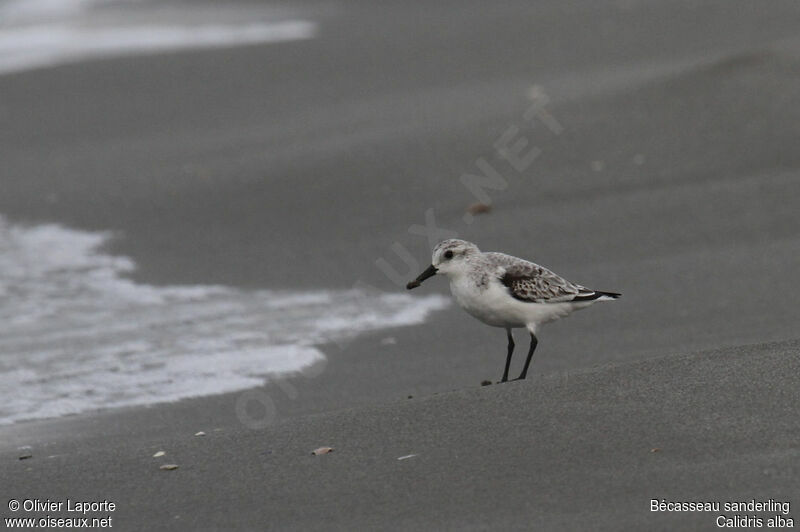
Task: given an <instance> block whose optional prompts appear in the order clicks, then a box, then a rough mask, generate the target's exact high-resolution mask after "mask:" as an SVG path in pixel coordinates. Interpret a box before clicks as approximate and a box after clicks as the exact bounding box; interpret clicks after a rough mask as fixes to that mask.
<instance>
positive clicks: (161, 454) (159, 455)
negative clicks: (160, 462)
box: [153, 451, 167, 458]
mask: <svg viewBox="0 0 800 532" xmlns="http://www.w3.org/2000/svg"><path fill="white" fill-rule="evenodd" d="M165 454H167V453H165V452H164V451H158V452H157V453H156V454H154V455H153V458H159V457H161V456H164V455H165Z"/></svg>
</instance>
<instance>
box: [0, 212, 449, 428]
mask: <svg viewBox="0 0 800 532" xmlns="http://www.w3.org/2000/svg"><path fill="white" fill-rule="evenodd" d="M112 238H115V236H114V235H113V234H112V233H108V232H85V231H77V230H73V229H69V228H66V227H62V226H60V225H52V224H47V225H34V226H23V225H16V224H12V223H9V222H8V221H7V220H5V219H4V218H2V217H0V424H8V423H13V422H16V421H21V420H28V419H37V418H47V417H57V416H63V415H67V414H75V413H79V412H85V411H90V410H95V409H98V408H113V407H121V406H131V405H144V404H152V403H159V402H167V401H174V400H178V399H182V398H187V397H196V396H203V395H213V394H220V393H225V392H232V391H237V390H243V389H247V388H252V387H255V386H259V385H261V384H262V383H264V382H265V381H267V380H269V379H270V378H272V377H275V376H278V375H281V374H286V373H291V372H295V371H299V370H301V369H303V368H305V367H308V366H309V365H311V364H314V363H315V362H318V361H320V360H322V358H323V354H322V353H321V352H320V351H319V350H318V349H317V348H316V347H315V346H316V345H319V344H321V343H324V342H342V341H346V340H348V339H351V338H353V337H355V336H356V335H358V334H360V333H363V332H366V331H374V330H380V329H385V328H391V327H398V326H405V325H412V324H416V323H421V322H422V321H424V320H425V319H426V317H427V316H428V315H429V314H430V313H432V312H435V311H437V310H440V309H442V308H444V307H445V306H447V304H448V303H447V300H446V299H444V298H442V297H441V296H427V297H413V296H411V295H409V294H405V293H397V294H392V293H378V294H375V293H366V292H364V291H360V290H346V291H314V292H287V291H272V290H258V291H245V290H240V289H237V288H232V287H226V286H211V285H208V286H150V285H147V284H141V283H136V282H134V281H132V280H130V279H128V278H126V274H129V273H130V272H132V271H133V270H134V269H135V267H136V265H135V264H134V262H133V261H132V260H131V259H130V258H128V257H124V256H112V255H110V254H108V253H105V252H104V251H103V248H104V246H105V245H106V244H107V243H108V242H109V240H110V239H112ZM320 378H324V374H323V376H321V377H320Z"/></svg>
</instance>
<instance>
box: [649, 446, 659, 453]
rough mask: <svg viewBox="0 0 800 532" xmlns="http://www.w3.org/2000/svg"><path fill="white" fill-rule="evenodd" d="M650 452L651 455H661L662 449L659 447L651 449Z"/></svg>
mask: <svg viewBox="0 0 800 532" xmlns="http://www.w3.org/2000/svg"><path fill="white" fill-rule="evenodd" d="M650 452H651V453H660V452H661V449H659V448H658V447H653V448H652V449H650Z"/></svg>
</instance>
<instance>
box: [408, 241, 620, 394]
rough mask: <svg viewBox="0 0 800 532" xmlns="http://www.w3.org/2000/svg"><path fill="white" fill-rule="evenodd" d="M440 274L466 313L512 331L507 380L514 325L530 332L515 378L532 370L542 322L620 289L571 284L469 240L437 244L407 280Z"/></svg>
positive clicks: (419, 280)
mask: <svg viewBox="0 0 800 532" xmlns="http://www.w3.org/2000/svg"><path fill="white" fill-rule="evenodd" d="M437 273H441V274H444V275H447V276H448V277H449V278H450V291H451V292H452V294H453V297H454V298H455V300H456V302H457V303H458V304H459V306H461V308H463V309H464V310H465V311H467V313H469V314H470V315H472V316H473V317H475V318H477V319H479V320H480V321H482V322H483V323H485V324H487V325H491V326H492V327H502V328H504V329H505V330H506V335H507V336H508V354H507V355H506V366H505V370H504V371H503V378H502V379H501V381H500V382H506V381H507V380H508V369H509V366H510V365H511V355H512V354H513V353H514V337H513V336H512V334H511V330H512V329H517V328H522V327H524V328H525V329H527V330H528V332H529V333H530V335H531V345H530V348H529V349H528V358H527V359H526V360H525V366H524V367H523V368H522V373H520V376H519V377H518V378H517V379H514V380H522V379H524V378H525V376H526V375H527V374H528V367H529V366H530V364H531V359H532V358H533V352H534V350H535V349H536V345H537V344H538V343H539V340H538V339H537V338H536V331H538V329H539V326H540V325H542V324H545V323H548V322H551V321H554V320H557V319H559V318H563V317H566V316H568V315H570V314H572V313H573V312H575V311H576V310H580V309H582V308H586V307H588V306H589V305H592V304H594V303H595V302H597V301H610V300H613V299H617V298H619V297H620V295H621V294H617V293H614V292H600V291H598V290H590V289H588V288H586V287H584V286H581V285H579V284H575V283H571V282H569V281H567V280H566V279H564V278H563V277H560V276H558V275H556V274H555V273H553V272H551V271H550V270H548V269H547V268H544V267H542V266H539V265H538V264H534V263H533V262H529V261H527V260H524V259H520V258H517V257H513V256H511V255H506V254H505V253H495V252H486V253H484V252H482V251H481V250H480V249H478V246H476V245H475V244H473V243H472V242H467V241H465V240H457V239H449V240H443V241H442V242H439V243H438V244H436V247H434V248H433V256H432V259H431V265H430V266H428V268H427V269H426V270H425V271H424V272H422V273H421V274H419V276H418V277H417V278H416V279H414V280H413V281H411V282H410V283H408V284H407V285H406V288H407V289H408V290H411V289H412V288H416V287H418V286H419V285H420V284H422V282H423V281H424V280H425V279H428V278H429V277H433V276H434V275H436V274H437Z"/></svg>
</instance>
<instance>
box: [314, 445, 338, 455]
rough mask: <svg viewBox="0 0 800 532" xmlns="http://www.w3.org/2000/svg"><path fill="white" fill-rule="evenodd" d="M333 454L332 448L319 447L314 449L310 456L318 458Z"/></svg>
mask: <svg viewBox="0 0 800 532" xmlns="http://www.w3.org/2000/svg"><path fill="white" fill-rule="evenodd" d="M332 452H333V447H319V448H318V449H314V450H313V451H311V454H313V455H314V456H319V455H321V454H328V453H332Z"/></svg>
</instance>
